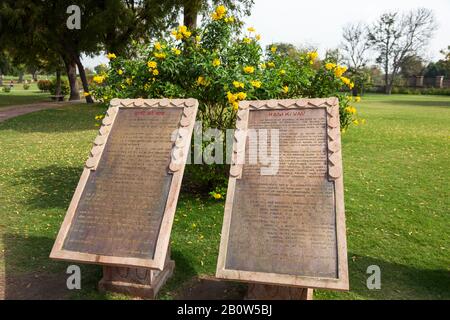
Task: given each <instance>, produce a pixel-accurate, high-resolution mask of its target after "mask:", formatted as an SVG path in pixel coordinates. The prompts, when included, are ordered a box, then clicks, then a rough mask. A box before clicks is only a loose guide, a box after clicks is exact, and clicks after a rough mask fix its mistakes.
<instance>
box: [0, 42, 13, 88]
mask: <svg viewBox="0 0 450 320" xmlns="http://www.w3.org/2000/svg"><path fill="white" fill-rule="evenodd" d="M10 68H11V61H10V58H9V56H8V53H7V52H6V51H5V50H2V49H0V86H2V85H3V74H6V73H8V71H9V70H10Z"/></svg>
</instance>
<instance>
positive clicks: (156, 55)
mask: <svg viewBox="0 0 450 320" xmlns="http://www.w3.org/2000/svg"><path fill="white" fill-rule="evenodd" d="M153 55H154V56H155V58H158V59H165V58H166V54H165V53H159V52H155V53H154V54H153Z"/></svg>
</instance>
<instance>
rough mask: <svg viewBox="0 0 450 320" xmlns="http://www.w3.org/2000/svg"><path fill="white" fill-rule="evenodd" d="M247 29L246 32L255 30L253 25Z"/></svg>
mask: <svg viewBox="0 0 450 320" xmlns="http://www.w3.org/2000/svg"><path fill="white" fill-rule="evenodd" d="M247 31H248V32H256V30H255V28H253V27H250V28H247Z"/></svg>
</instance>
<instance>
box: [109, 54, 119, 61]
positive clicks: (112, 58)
mask: <svg viewBox="0 0 450 320" xmlns="http://www.w3.org/2000/svg"><path fill="white" fill-rule="evenodd" d="M107 57H108V59H109V60H114V59H116V58H117V56H116V55H115V54H114V53H108V55H107Z"/></svg>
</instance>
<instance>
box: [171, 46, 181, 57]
mask: <svg viewBox="0 0 450 320" xmlns="http://www.w3.org/2000/svg"><path fill="white" fill-rule="evenodd" d="M172 52H173V53H175V55H177V56H179V55H180V54H181V50H180V49H177V48H172Z"/></svg>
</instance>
